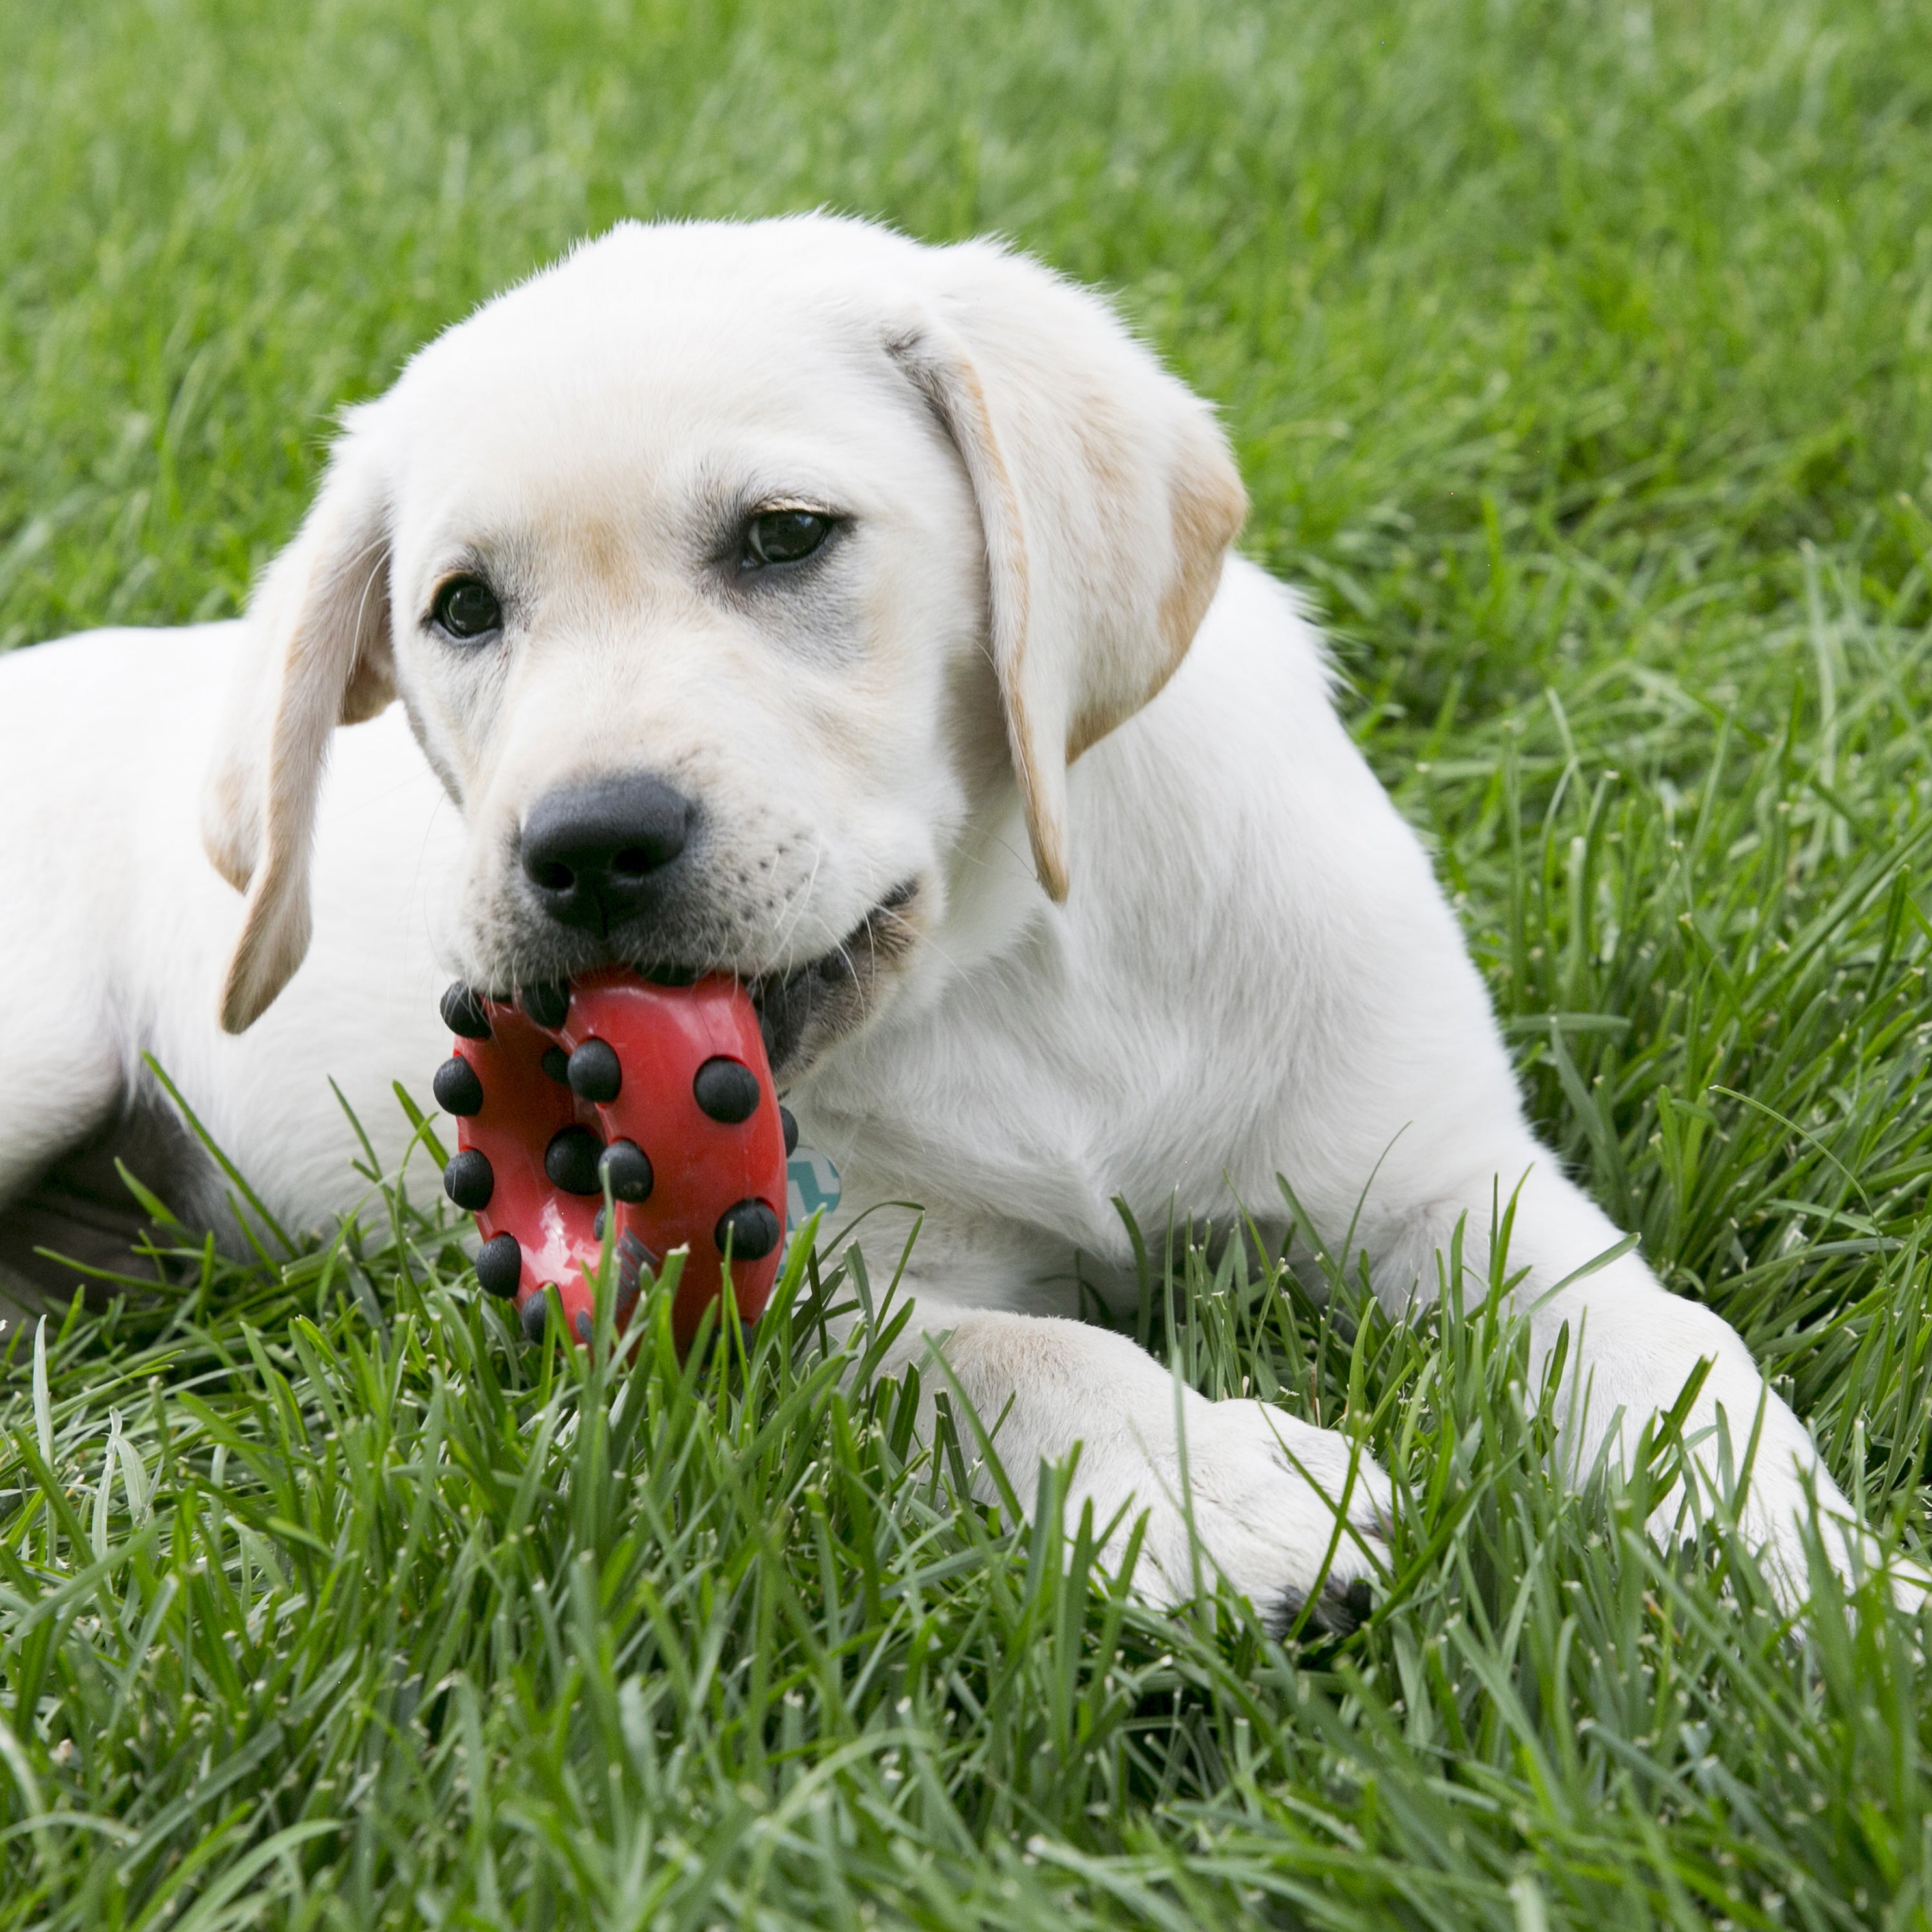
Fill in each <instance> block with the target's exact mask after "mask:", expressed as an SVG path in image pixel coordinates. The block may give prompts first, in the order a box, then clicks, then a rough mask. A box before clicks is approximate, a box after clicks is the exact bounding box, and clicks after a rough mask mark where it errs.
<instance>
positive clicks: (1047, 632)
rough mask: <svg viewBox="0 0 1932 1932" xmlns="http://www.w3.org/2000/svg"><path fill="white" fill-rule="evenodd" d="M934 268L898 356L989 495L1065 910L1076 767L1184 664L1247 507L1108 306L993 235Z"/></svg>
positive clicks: (1013, 649)
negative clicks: (1071, 772)
mask: <svg viewBox="0 0 1932 1932" xmlns="http://www.w3.org/2000/svg"><path fill="white" fill-rule="evenodd" d="M923 261H924V263H925V265H926V272H927V274H928V275H929V278H930V279H929V282H928V284H927V287H926V291H925V293H926V302H925V304H924V305H923V310H924V312H923V313H922V314H921V315H919V317H916V319H913V320H910V321H909V322H908V323H907V324H906V325H905V326H904V328H903V329H901V330H900V331H898V332H896V333H895V335H894V336H893V338H892V341H891V342H890V344H889V347H890V348H891V350H892V354H893V355H894V356H895V358H896V359H898V362H900V363H901V366H903V367H904V369H905V370H906V371H907V373H908V374H910V376H911V377H912V379H913V381H914V382H915V383H916V384H917V386H919V389H920V390H921V392H922V393H923V394H924V395H925V396H926V399H927V401H929V403H930V404H931V405H932V407H933V408H934V410H935V411H936V412H937V413H938V415H939V416H940V418H941V421H942V422H944V425H945V427H946V428H947V432H948V434H950V436H951V437H952V439H953V442H954V443H955V445H956V446H957V447H958V449H959V454H960V457H961V458H962V461H963V462H964V463H965V468H966V473H967V475H968V478H970V479H971V483H972V487H973V493H974V496H975V498H976V499H977V502H978V505H979V509H980V522H981V524H982V526H983V529H984V532H985V538H986V565H987V574H988V578H989V593H990V597H991V602H992V653H993V661H994V666H995V670H996V671H997V673H998V678H999V686H1000V694H1001V700H1002V702H1003V703H1004V706H1005V708H1006V721H1007V739H1008V742H1009V743H1010V746H1011V748H1012V753H1013V769H1014V771H1015V772H1016V775H1017V776H1018V778H1019V787H1020V798H1021V802H1022V805H1023V806H1024V807H1025V812H1026V820H1027V829H1028V832H1029V834H1030V835H1031V838H1032V841H1033V854H1034V866H1035V868H1036V869H1037V871H1038V872H1039V874H1040V883H1041V884H1042V885H1043V886H1045V887H1046V890H1047V892H1048V893H1049V895H1051V896H1052V898H1055V899H1056V900H1064V898H1066V896H1067V886H1068V854H1067V767H1068V766H1069V765H1070V764H1071V763H1073V760H1075V759H1076V758H1077V757H1079V755H1080V754H1081V753H1082V751H1085V750H1086V749H1087V748H1088V746H1089V745H1092V744H1094V742H1096V741H1097V740H1098V739H1101V738H1103V737H1104V736H1106V734H1107V733H1109V731H1111V730H1112V729H1113V728H1114V727H1115V725H1117V724H1120V723H1121V722H1122V721H1124V720H1125V719H1127V718H1130V717H1131V716H1132V715H1133V713H1134V712H1136V711H1138V710H1139V709H1140V707H1141V706H1142V705H1143V704H1145V703H1147V701H1148V699H1150V698H1151V697H1153V696H1154V694H1155V693H1156V692H1157V691H1159V690H1160V688H1161V686H1162V685H1163V684H1165V683H1166V682H1167V680H1168V679H1169V677H1170V676H1172V674H1173V673H1174V671H1175V667H1177V666H1178V664H1180V662H1181V659H1182V658H1183V657H1184V656H1185V655H1187V647H1188V646H1189V645H1190V643H1192V642H1193V639H1194V633H1195V631H1196V629H1197V628H1199V625H1200V622H1201V619H1202V617H1203V616H1205V615H1206V613H1207V610H1208V604H1210V603H1211V601H1213V598H1214V591H1215V587H1216V586H1217V584H1218V583H1219V582H1220V576H1221V560H1222V558H1223V555H1224V554H1225V553H1226V550H1227V547H1228V545H1229V544H1230V543H1231V542H1232V541H1234V538H1235V534H1236V532H1238V530H1239V529H1241V523H1242V520H1243V519H1244V517H1246V515H1247V507H1248V500H1247V493H1246V492H1245V491H1244V490H1243V489H1242V487H1241V478H1240V476H1239V475H1238V474H1237V472H1236V471H1235V465H1234V462H1233V459H1232V457H1231V456H1230V455H1229V451H1228V446H1227V442H1226V438H1225V437H1223V435H1222V434H1221V431H1220V426H1219V425H1218V424H1217V422H1215V420H1214V415H1213V413H1212V412H1211V410H1209V408H1208V405H1207V404H1205V403H1204V402H1203V401H1202V400H1201V399H1200V398H1199V397H1198V396H1196V395H1194V393H1193V392H1192V391H1191V390H1190V389H1187V387H1186V386H1185V385H1184V384H1183V383H1180V382H1179V381H1178V380H1176V379H1175V377H1172V376H1171V375H1169V374H1168V373H1167V371H1166V370H1165V369H1163V368H1162V367H1161V365H1160V363H1159V362H1157V360H1156V359H1155V358H1154V356H1153V355H1152V354H1151V353H1150V352H1149V351H1148V350H1146V349H1145V348H1144V347H1142V345H1141V344H1139V343H1138V342H1136V341H1135V340H1134V339H1133V337H1132V336H1131V335H1129V334H1128V333H1127V330H1126V329H1124V327H1123V326H1121V323H1120V321H1119V320H1118V317H1115V314H1113V312H1112V311H1111V310H1110V309H1109V308H1108V307H1107V306H1106V304H1105V303H1103V302H1101V301H1100V299H1097V297H1095V296H1092V295H1090V294H1088V293H1085V291H1084V290H1079V289H1076V288H1075V287H1073V286H1072V285H1071V284H1069V283H1067V282H1064V281H1061V279H1060V278H1059V277H1058V276H1057V275H1053V274H1052V273H1051V272H1049V271H1048V270H1047V269H1043V268H1042V267H1041V266H1040V265H1039V264H1038V263H1035V262H1032V261H1030V260H1028V259H1027V258H1026V257H1024V256H1019V255H1014V254H1009V253H1008V252H1007V251H1005V250H1004V249H1003V248H1000V247H999V246H998V245H996V244H993V243H989V242H968V243H965V244H963V245H961V246H959V247H957V248H944V249H938V250H934V251H929V252H926V254H924V257H923Z"/></svg>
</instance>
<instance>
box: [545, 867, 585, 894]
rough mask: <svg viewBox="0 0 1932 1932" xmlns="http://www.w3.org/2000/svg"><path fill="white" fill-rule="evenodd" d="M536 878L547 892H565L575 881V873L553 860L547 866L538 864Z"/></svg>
mask: <svg viewBox="0 0 1932 1932" xmlns="http://www.w3.org/2000/svg"><path fill="white" fill-rule="evenodd" d="M535 878H536V882H537V883H538V885H540V886H542V887H543V889H544V891H545V892H568V891H569V889H571V886H574V885H575V884H576V883H577V874H575V873H574V872H573V871H571V869H570V868H569V867H568V865H558V864H557V863H556V862H555V861H552V862H551V863H550V864H549V865H538V867H537V868H535Z"/></svg>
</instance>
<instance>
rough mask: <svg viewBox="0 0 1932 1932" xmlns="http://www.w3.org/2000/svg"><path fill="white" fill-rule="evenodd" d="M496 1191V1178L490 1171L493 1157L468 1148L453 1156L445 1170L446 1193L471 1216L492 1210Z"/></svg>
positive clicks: (477, 1149) (479, 1149)
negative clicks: (492, 1201)
mask: <svg viewBox="0 0 1932 1932" xmlns="http://www.w3.org/2000/svg"><path fill="white" fill-rule="evenodd" d="M443 1192H444V1193H446V1194H447V1195H448V1196H449V1198H450V1199H451V1200H452V1201H454V1202H455V1203H456V1205H457V1206H458V1207H459V1208H467V1209H468V1210H469V1212H470V1213H471V1214H481V1213H482V1211H483V1210H484V1208H487V1207H488V1206H489V1205H490V1196H491V1195H492V1194H493V1193H495V1192H496V1175H495V1173H494V1172H493V1170H492V1169H491V1168H490V1157H489V1156H488V1155H487V1154H485V1153H484V1151H482V1149H481V1148H464V1149H463V1151H462V1152H461V1153H460V1154H455V1155H453V1156H452V1157H451V1160H450V1163H449V1166H447V1167H446V1168H445V1169H443Z"/></svg>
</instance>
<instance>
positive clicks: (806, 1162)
mask: <svg viewBox="0 0 1932 1932" xmlns="http://www.w3.org/2000/svg"><path fill="white" fill-rule="evenodd" d="M837 1206H838V1169H836V1168H835V1167H834V1166H832V1157H831V1156H830V1155H829V1154H820V1152H819V1151H818V1150H817V1148H808V1147H802V1148H799V1149H798V1150H797V1151H796V1153H794V1154H793V1156H792V1157H791V1159H790V1160H789V1161H788V1162H787V1163H786V1166H785V1239H786V1240H787V1241H790V1238H791V1237H792V1235H793V1232H794V1231H795V1230H796V1229H799V1228H802V1227H803V1226H804V1225H805V1223H806V1222H807V1221H808V1220H811V1217H812V1216H813V1215H814V1214H817V1213H819V1212H820V1211H821V1210H823V1212H825V1213H826V1214H830V1213H831V1212H832V1210H833V1209H834V1208H836V1207H837Z"/></svg>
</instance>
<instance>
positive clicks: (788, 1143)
mask: <svg viewBox="0 0 1932 1932" xmlns="http://www.w3.org/2000/svg"><path fill="white" fill-rule="evenodd" d="M778 1125H779V1126H780V1127H782V1128H784V1142H785V1159H786V1160H790V1158H791V1157H792V1156H793V1154H796V1153H797V1151H798V1116H797V1115H796V1114H794V1113H793V1112H792V1110H791V1109H790V1108H789V1107H783V1106H781V1107H780V1108H779V1109H778Z"/></svg>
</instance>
